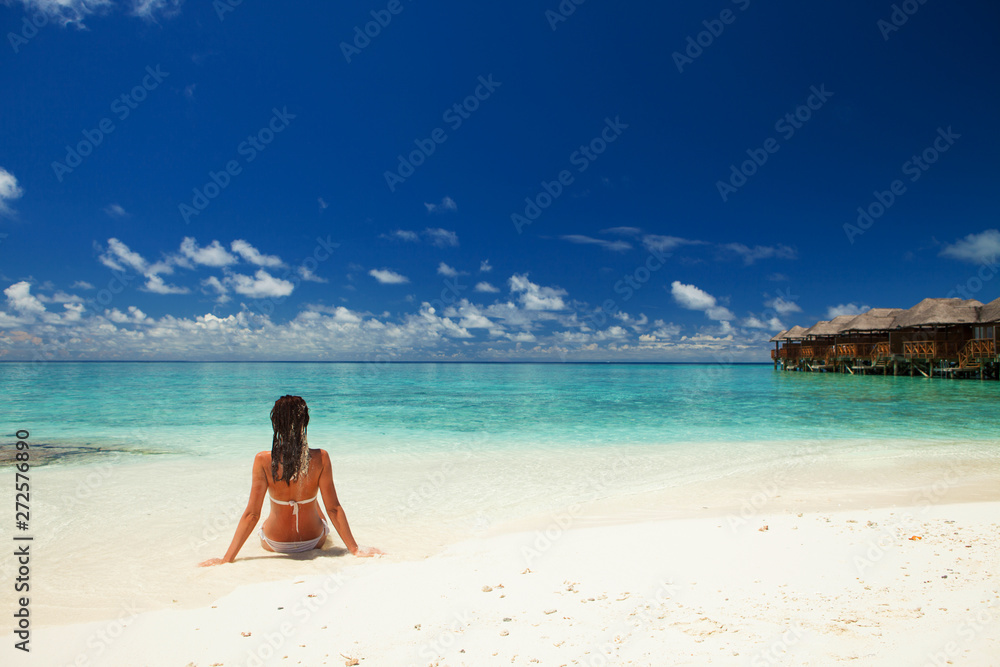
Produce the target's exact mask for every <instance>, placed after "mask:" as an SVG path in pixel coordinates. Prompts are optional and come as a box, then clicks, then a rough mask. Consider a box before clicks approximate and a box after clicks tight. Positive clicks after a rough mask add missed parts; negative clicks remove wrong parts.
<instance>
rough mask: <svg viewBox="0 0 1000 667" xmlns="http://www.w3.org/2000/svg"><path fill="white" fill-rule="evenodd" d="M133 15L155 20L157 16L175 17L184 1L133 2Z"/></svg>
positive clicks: (143, 0) (136, 0)
mask: <svg viewBox="0 0 1000 667" xmlns="http://www.w3.org/2000/svg"><path fill="white" fill-rule="evenodd" d="M131 1H132V12H131V13H132V15H133V16H138V17H140V18H144V19H153V18H154V17H155V16H156V15H157V14H162V15H164V16H173V15H175V14H177V12H179V11H180V7H181V4H183V0H131Z"/></svg>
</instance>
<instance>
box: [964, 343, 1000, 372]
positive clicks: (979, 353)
mask: <svg viewBox="0 0 1000 667" xmlns="http://www.w3.org/2000/svg"><path fill="white" fill-rule="evenodd" d="M996 354H997V350H996V343H995V342H994V341H993V339H992V338H974V339H972V340H970V341H968V342H966V344H965V346H964V347H963V348H962V349H961V350H960V351H959V353H958V366H959V368H979V365H980V363H981V360H982V359H983V358H991V357H995V356H996Z"/></svg>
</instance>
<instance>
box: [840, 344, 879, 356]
mask: <svg viewBox="0 0 1000 667" xmlns="http://www.w3.org/2000/svg"><path fill="white" fill-rule="evenodd" d="M871 353H872V344H871V343H838V344H837V356H838V357H850V358H851V359H857V358H858V357H867V356H868V355H870V354H871Z"/></svg>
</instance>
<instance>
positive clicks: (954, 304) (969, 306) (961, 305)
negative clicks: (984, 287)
mask: <svg viewBox="0 0 1000 667" xmlns="http://www.w3.org/2000/svg"><path fill="white" fill-rule="evenodd" d="M982 305H983V304H982V303H980V302H979V301H976V300H975V299H966V300H964V301H963V300H962V299H924V300H923V301H921V302H920V303H918V304H917V305H915V306H914V307H913V308H910V309H909V310H907V311H904V312H902V313H900V314H899V315H897V316H896V319H895V321H894V322H893V324H892V325H893V327H894V328H896V329H906V328H909V327H929V326H937V325H941V324H973V323H975V322H977V321H978V320H979V311H978V308H981V307H982Z"/></svg>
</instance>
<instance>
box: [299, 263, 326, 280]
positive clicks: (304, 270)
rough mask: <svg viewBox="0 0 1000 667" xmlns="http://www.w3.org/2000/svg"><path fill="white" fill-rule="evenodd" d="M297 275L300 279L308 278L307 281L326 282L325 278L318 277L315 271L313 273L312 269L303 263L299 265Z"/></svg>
mask: <svg viewBox="0 0 1000 667" xmlns="http://www.w3.org/2000/svg"><path fill="white" fill-rule="evenodd" d="M299 277H300V278H302V280H308V281H309V282H312V283H325V282H328V281H327V279H326V278H320V277H319V276H317V275H316V274H315V273H313V271H312V269H310V268H309V267H308V266H306V265H305V264H303V265H301V266H300V267H299Z"/></svg>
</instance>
